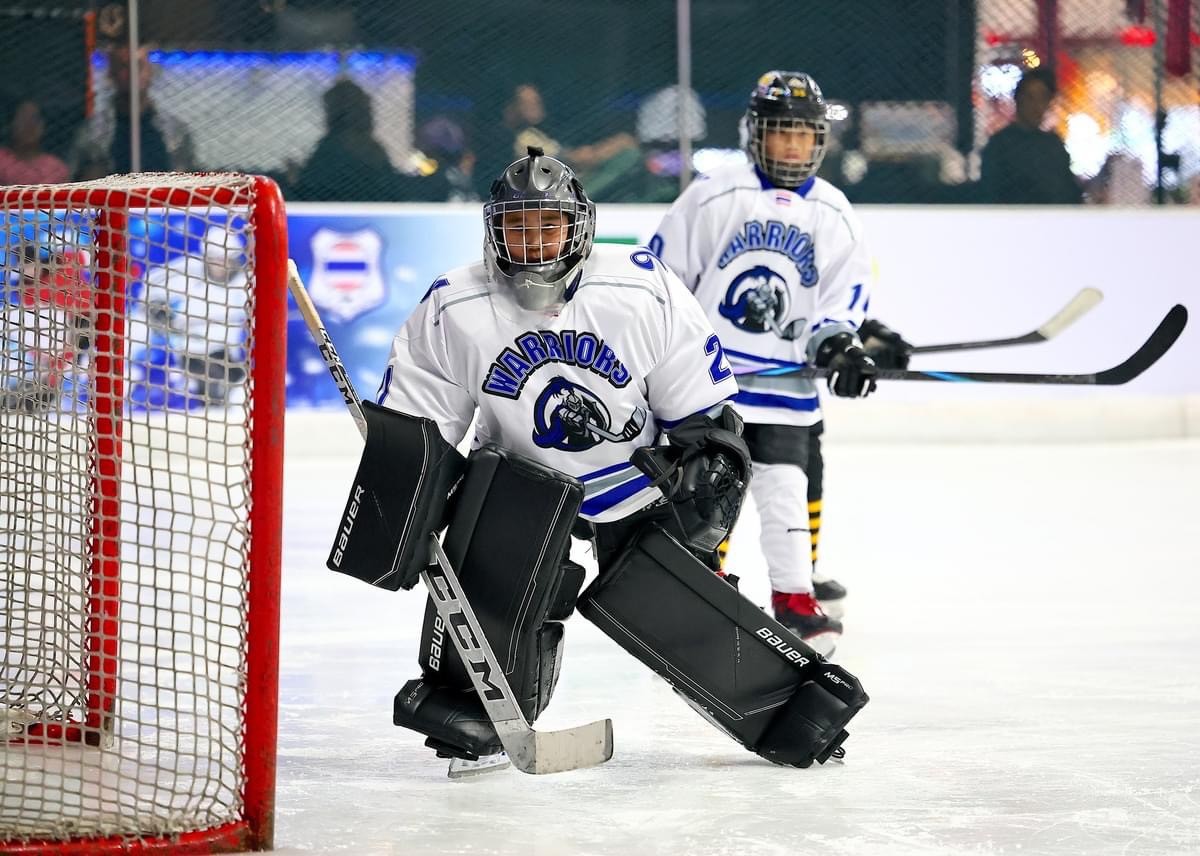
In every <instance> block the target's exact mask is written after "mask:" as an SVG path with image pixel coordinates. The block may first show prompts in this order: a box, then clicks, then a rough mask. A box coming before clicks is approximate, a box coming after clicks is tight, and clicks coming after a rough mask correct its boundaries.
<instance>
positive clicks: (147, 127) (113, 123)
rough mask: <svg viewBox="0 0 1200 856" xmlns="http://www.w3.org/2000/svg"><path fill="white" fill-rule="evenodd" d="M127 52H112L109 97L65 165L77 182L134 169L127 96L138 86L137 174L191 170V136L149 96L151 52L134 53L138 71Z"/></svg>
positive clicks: (81, 133)
mask: <svg viewBox="0 0 1200 856" xmlns="http://www.w3.org/2000/svg"><path fill="white" fill-rule="evenodd" d="M133 65H135V63H134V62H132V59H131V56H130V53H129V48H128V47H125V46H121V47H116V48H113V49H112V51H111V52H110V53H109V57H108V76H109V82H110V83H111V86H112V97H111V98H110V99H105V100H102V101H100V103H98V104H97V106H96V111H95V112H94V113H93V114H92V115H91V117H90V118H88V119H87V120H86V121H84V123H83V124H82V125H81V126H80V128H79V131H78V132H77V133H76V135H75V141H74V143H73V145H72V147H71V154H70V157H69V158H68V163H69V166H70V168H71V173H72V175H73V176H74V177H75V178H76V179H77V180H86V179H92V178H100V177H103V176H105V175H112V174H114V173H126V172H130V171H132V169H133V160H132V137H133V133H132V128H133V123H132V122H131V121H130V116H129V109H130V103H129V102H130V93H131V89H132V87H133V86H134V84H135V81H136V85H137V87H138V96H139V97H138V107H139V112H140V116H139V117H138V129H139V133H140V144H141V145H140V148H141V157H140V164H139V167H140V171H141V172H168V171H172V170H175V171H186V170H190V169H192V168H193V167H194V163H195V158H194V155H193V146H192V136H191V133H190V132H189V131H188V129H187V126H185V125H184V124H183V122H181V121H180V120H179V119H177V118H176V117H174V116H172V115H170V114H168V113H165V112H163V111H162V110H160V109H159V108H158V106H157V105H155V104H154V102H153V100H152V99H151V98H150V83H151V80H152V74H153V67H152V66H151V65H150V57H149V49H148V48H142V49H141V50H139V51H138V55H137V62H136V66H137V68H136V70H135V69H134V68H133V67H132V66H133Z"/></svg>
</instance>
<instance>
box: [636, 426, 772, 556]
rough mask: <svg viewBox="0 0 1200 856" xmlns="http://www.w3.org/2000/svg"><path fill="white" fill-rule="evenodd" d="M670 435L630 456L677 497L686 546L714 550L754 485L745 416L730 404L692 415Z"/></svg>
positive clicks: (672, 497)
mask: <svg viewBox="0 0 1200 856" xmlns="http://www.w3.org/2000/svg"><path fill="white" fill-rule="evenodd" d="M667 440H668V441H669V443H670V445H668V446H643V447H642V448H640V449H638V450H637V451H636V452H634V453H633V457H632V458H631V459H630V460H631V461H632V462H633V464H634V466H636V467H637V468H638V469H640V470H641V471H642V472H644V473H645V474H646V475H648V476H650V478H651V479H652V480H653V482H652V483H653V484H654V485H655V486H656V487H659V488H660V489H661V490H662V492H663V494H664V495H666V497H667V498H668V499H670V500H671V502H672V503H674V506H675V516H676V518H677V519H678V521H679V525H680V528H681V529H682V531H683V536H684V538H685V539H686V540H687V543H688V546H689V547H691V548H692V549H693V550H695V551H697V552H699V553H702V554H711V553H713V552H714V551H715V550H716V549H717V545H718V544H720V543H721V542H722V541H723V540H724V539H725V536H727V535H728V534H729V532H730V530H731V529H733V524H734V523H736V522H737V517H738V512H740V511H741V508H742V497H743V496H745V494H746V488H747V487H748V486H749V485H750V450H749V449H748V448H747V447H746V441H745V440H743V439H742V420H741V418H740V417H739V416H738V415H737V413H736V412H735V411H734V410H733V408H732V407H728V406H726V407H725V408H724V409H722V410H721V412H720V413H719V414H718V415H717V417H716V418H715V419H714V418H712V417H711V416H690V417H688V418H687V419H685V420H684V421H683V422H681V423H679V424H678V425H676V426H675V427H674V428H672V429H671V430H670V431H668V432H667Z"/></svg>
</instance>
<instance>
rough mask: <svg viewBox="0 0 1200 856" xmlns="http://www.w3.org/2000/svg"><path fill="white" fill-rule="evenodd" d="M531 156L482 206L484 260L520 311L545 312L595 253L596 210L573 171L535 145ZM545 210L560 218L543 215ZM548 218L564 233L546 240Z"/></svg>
mask: <svg viewBox="0 0 1200 856" xmlns="http://www.w3.org/2000/svg"><path fill="white" fill-rule="evenodd" d="M528 152H529V153H528V155H526V156H525V157H523V158H521V159H520V160H517V161H514V162H513V163H511V164H509V166H508V167H507V168H506V169H505V170H504V172H503V173H501V175H500V177H499V178H498V179H496V181H495V182H493V183H492V190H491V194H490V196H489V198H488V201H487V202H486V203H485V204H484V206H483V221H484V259H485V261H486V262H487V266H488V269H489V271H490V272H491V274H492V275H493V276H494V277H495V278H496V279H497V280H499V281H500V282H502V283H504V284H505V285H508V286H509V287H511V288H512V289H513V294H514V295H515V297H516V299H517V302H518V303H519V304H520V305H521V306H522V307H524V308H525V309H545V308H546V307H548V306H552V305H553V304H555V303H558V302H559V301H561V300H562V296H563V293H564V292H565V291H566V289H567V286H568V285H569V284H570V281H571V279H572V277H574V276H575V274H576V273H578V272H579V269H580V268H581V267H582V266H583V262H584V260H586V259H587V257H588V255H589V254H590V253H591V251H592V239H593V237H594V235H595V231H596V206H595V204H594V203H593V202H592V201H591V200H590V199H588V197H587V194H586V193H585V192H584V190H583V185H582V184H580V182H579V179H578V178H576V177H575V173H574V172H573V171H572V170H571V168H570V167H568V166H567V165H566V164H564V163H563V162H562V161H559V160H556V159H555V158H552V157H547V156H546V154H545V153H544V152H543V151H542V149H540V148H538V147H537V146H530V147H529V149H528ZM547 211H549V212H557V213H558V214H560V215H561V218H547V217H546V216H545V215H544V214H542V213H540V212H547ZM547 219H549V220H561V223H562V225H563V227H564V229H565V231H562V232H559V233H558V234H556V235H553V236H548V235H547V233H546V232H545V231H544V229H545V228H547V227H550V228H552V226H550V224H546V223H545V221H546V220H547ZM506 224H507V226H506ZM530 236H532V240H531V239H530Z"/></svg>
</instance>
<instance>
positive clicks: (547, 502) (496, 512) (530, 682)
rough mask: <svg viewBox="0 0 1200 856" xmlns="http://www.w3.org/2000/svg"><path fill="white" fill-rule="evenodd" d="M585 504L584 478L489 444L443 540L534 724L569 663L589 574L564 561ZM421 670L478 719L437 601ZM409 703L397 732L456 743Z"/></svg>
mask: <svg viewBox="0 0 1200 856" xmlns="http://www.w3.org/2000/svg"><path fill="white" fill-rule="evenodd" d="M582 503H583V486H582V484H580V482H579V481H578V480H577V479H574V478H572V477H570V476H567V475H564V474H563V473H560V472H558V471H557V470H553V469H550V468H549V467H546V466H544V465H542V464H539V463H537V462H535V461H531V460H529V459H527V458H523V457H521V456H520V455H516V454H514V453H511V452H507V451H504V450H502V449H499V448H498V447H495V446H491V445H488V446H484V447H483V448H482V449H478V450H476V451H475V452H473V453H472V454H471V457H470V460H469V463H468V468H467V475H466V477H465V478H464V480H463V484H462V487H461V488H460V489H459V496H458V499H457V501H456V505H455V510H454V516H453V518H452V519H451V521H450V525H449V527H448V529H447V531H446V537H445V542H444V546H445V549H446V556H447V558H448V559H449V560H450V563H451V565H452V566H453V567H454V568H455V570H456V571H457V572H458V578H459V581H460V582H461V583H462V587H463V593H464V594H465V595H466V597H467V600H468V601H469V602H470V604H471V607H472V609H473V610H474V611H475V615H476V617H477V618H478V619H479V625H480V628H481V629H482V630H483V633H484V635H485V636H486V637H487V639H488V642H489V643H490V644H491V648H492V651H493V653H495V655H496V659H497V660H498V661H499V664H500V667H501V669H502V670H503V671H504V675H505V677H506V678H507V680H508V683H509V686H510V687H512V690H513V693H514V695H515V696H516V699H517V702H518V704H519V705H520V707H521V712H522V713H523V714H524V715H525V717H526V719H528V720H529V721H530V722H532V721H533V720H534V719H535V718H536V717H537V716H538V714H539V713H541V711H542V710H543V709H544V708H545V707H546V705H547V704H548V703H549V702H550V696H551V694H552V693H553V691H554V685H555V683H556V682H557V680H558V675H559V671H560V669H561V662H562V656H561V652H562V640H563V627H562V624H560V623H559V621H560V620H561V619H564V618H566V617H567V616H568V615H570V614H571V612H572V610H573V609H574V605H575V600H576V598H577V597H578V595H579V589H580V587H581V586H582V584H583V574H584V571H583V568H582V567H580V566H579V565H577V564H575V563H574V562H571V561H570V560H569V559H567V558H566V556H567V551H568V549H569V547H570V542H571V538H570V536H571V527H572V526H573V525H574V523H575V518H576V516H577V515H578V514H579V507H580V505H581V504H582ZM419 662H420V665H421V669H422V672H423V675H424V678H423V680H424V682H425V683H427V684H429V685H432V686H435V687H438V688H444V689H446V690H451V691H454V692H456V693H457V694H458V696H457V697H458V698H459V699H460V700H465V703H468V704H469V705H471V706H472V708H471V710H473V709H474V708H473V706H475V705H479V700H478V698H477V697H476V696H475V693H474V691H473V689H472V684H471V678H470V675H469V674H468V673H467V671H466V668H465V667H464V666H463V662H462V658H461V657H459V655H458V651H457V650H456V649H455V648H454V643H453V640H451V639H450V638H449V636H448V632H447V628H446V627H445V626H444V625H443V623H442V619H441V616H440V615H439V614H438V612H437V609H436V608H435V607H434V604H433V601H432V600H430V601H429V602H428V603H427V605H426V607H425V624H424V627H423V628H422V631H421V647H420V654H419ZM464 691H465V692H464ZM403 695H404V693H403V691H402V692H401V694H400V695H397V697H396V705H395V720H396V722H397V724H400V725H406V726H408V727H410V728H415V729H416V730H418V731H421V732H422V733H424V734H427V735H428V736H430V737H436V738H438V739H441V740H443V741H445V742H448V743H453V742H454V741H453V740H450V739H448V738H447V736H446V729H445V728H441V726H440V725H438V724H437V723H435V725H436V726H437V727H438V728H441V730H440V731H439V734H440V736H439V734H434V733H433V730H434V725H431V726H430V727H429V728H426V727H424V725H423V724H422V721H421V720H419V719H416V718H414V717H413V716H411V715H410V714H408V713H406V712H403V711H402V707H403V706H404V704H405V703H404V702H403V700H402V696H403ZM480 709H482V708H481V707H480ZM471 710H468V711H466V713H467V715H468V719H469V717H470V715H471ZM439 716H440V713H439ZM401 719H404V720H405V721H403V722H401V721H400V720H401ZM435 719H436V717H435ZM485 722H486V718H485ZM487 727H488V728H489V729H490V727H491V726H490V723H488V726H487ZM464 740H468V741H469V736H468V737H467V738H464ZM485 754H486V753H485Z"/></svg>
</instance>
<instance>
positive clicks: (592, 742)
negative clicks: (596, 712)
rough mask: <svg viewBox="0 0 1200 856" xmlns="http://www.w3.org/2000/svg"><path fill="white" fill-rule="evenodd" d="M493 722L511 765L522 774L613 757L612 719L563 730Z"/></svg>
mask: <svg viewBox="0 0 1200 856" xmlns="http://www.w3.org/2000/svg"><path fill="white" fill-rule="evenodd" d="M503 726H504V723H496V731H497V733H499V735H500V741H501V742H502V743H503V744H504V748H505V749H506V750H508V757H509V760H511V761H512V765H513V766H514V767H516V768H517V769H518V770H520V771H521V772H522V773H532V774H535V775H541V774H544V773H565V772H566V771H568V770H582V769H584V768H585V767H594V766H596V765H597V764H603V763H604V762H605V761H607V760H609V759H610V758H612V756H613V730H612V720H611V719H599V720H597V721H595V722H589V723H588V724H587V725H580V726H577V727H575V728H567V729H564V730H562V731H531V730H527V729H514V731H513V732H511V733H509V734H505V733H504V732H505V731H506V730H507V729H505V728H504V727H503Z"/></svg>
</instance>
